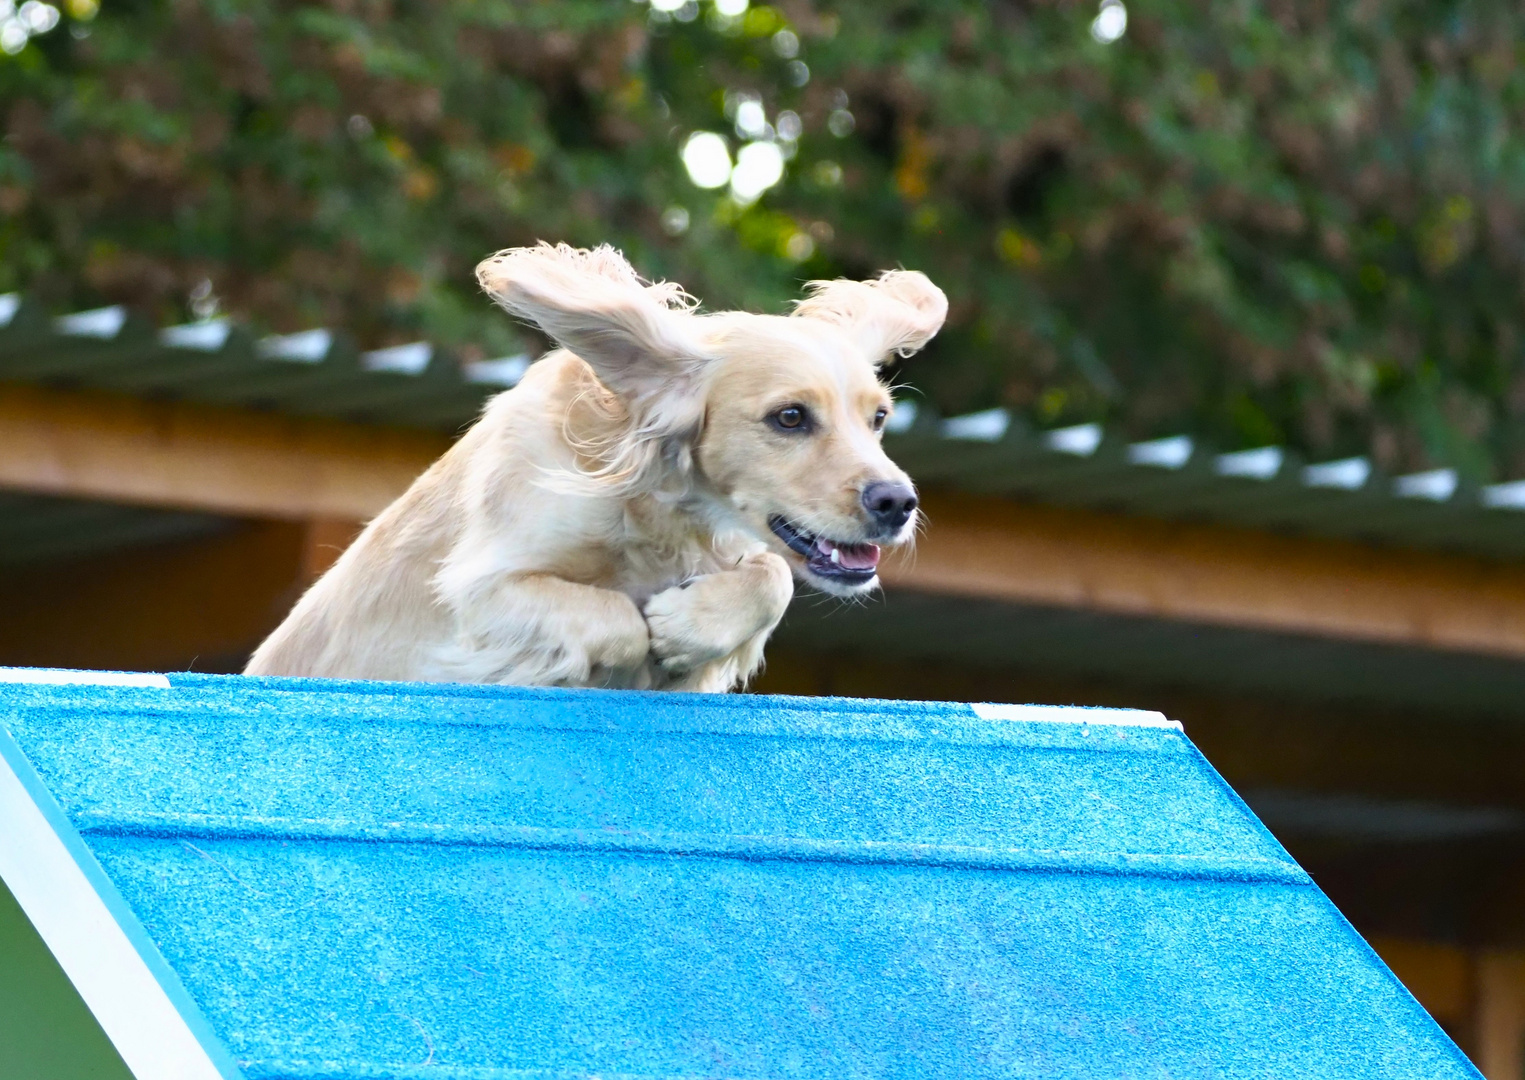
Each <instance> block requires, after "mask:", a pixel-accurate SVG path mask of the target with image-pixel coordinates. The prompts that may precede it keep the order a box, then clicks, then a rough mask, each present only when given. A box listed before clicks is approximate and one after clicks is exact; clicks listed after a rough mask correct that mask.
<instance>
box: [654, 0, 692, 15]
mask: <svg viewBox="0 0 1525 1080" xmlns="http://www.w3.org/2000/svg"><path fill="white" fill-rule="evenodd" d="M686 3H688V0H651V10H652V11H664V12H666V13H667V14H669V15H671V14H672V13H673V12H675V11H677V10H678V9H679V8H680V7H682V6H683V5H684V4H686Z"/></svg>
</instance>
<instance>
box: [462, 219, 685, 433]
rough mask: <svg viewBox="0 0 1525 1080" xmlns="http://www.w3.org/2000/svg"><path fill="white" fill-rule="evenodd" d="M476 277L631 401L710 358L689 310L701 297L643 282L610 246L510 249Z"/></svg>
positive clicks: (642, 398)
mask: <svg viewBox="0 0 1525 1080" xmlns="http://www.w3.org/2000/svg"><path fill="white" fill-rule="evenodd" d="M477 281H478V282H480V283H481V286H482V288H483V289H485V290H486V291H487V294H488V295H489V296H491V297H492V298H493V299H494V300H496V301H497V302H498V303H499V304H501V305H502V306H503V307H504V308H505V309H506V310H508V311H509V312H510V313H511V314H513V315H516V316H518V317H519V318H521V319H523V320H525V321H526V322H530V323H534V324H535V325H536V326H538V327H540V329H541V330H543V331H545V333H546V334H547V336H549V337H550V338H552V339H553V340H554V341H556V343H557V344H559V345H562V346H563V347H565V348H567V349H569V350H571V351H572V352H574V353H576V354H577V355H578V356H580V357H581V358H582V359H583V360H585V361H587V363H588V364H589V366H591V367H592V368H593V370H594V371H595V372H596V373H597V375H598V378H599V381H600V382H602V383H603V384H604V385H605V386H607V387H608V388H609V389H610V390H612V391H614V393H616V394H618V395H619V396H620V397H622V398H625V399H626V400H628V401H630V402H631V403H632V404H634V405H637V406H640V405H642V404H644V403H646V402H648V401H649V400H650V399H651V398H652V397H654V396H656V395H657V393H658V392H659V391H663V390H669V391H670V390H672V389H674V383H681V382H682V381H683V380H684V379H685V378H687V377H690V376H692V375H693V374H695V373H696V371H697V369H698V368H699V367H701V366H702V365H703V363H704V361H705V360H706V359H707V358H708V357H707V356H706V350H705V348H704V346H703V344H702V342H701V341H700V340H699V338H698V336H697V335H696V334H695V333H694V331H693V326H692V323H693V321H694V319H693V316H692V315H690V314H689V312H690V310H691V309H692V308H693V307H694V305H695V303H696V301H694V300H693V298H692V297H690V296H689V295H688V294H687V293H685V292H684V291H683V289H682V288H681V287H679V286H677V285H673V284H668V283H660V284H651V283H649V282H646V281H642V280H641V278H640V277H639V276H638V275H637V274H636V272H635V270H634V269H633V268H632V267H631V265H630V264H629V263H628V262H626V261H625V257H624V256H623V255H621V254H620V253H619V252H618V251H616V250H614V248H612V247H609V246H608V245H604V246H602V247H597V248H594V249H592V250H591V251H587V250H582V249H579V248H573V247H569V246H568V245H566V244H557V245H556V246H554V247H552V246H551V245H550V244H545V243H542V244H540V245H538V246H536V247H528V248H510V249H508V250H506V251H500V252H498V253H497V254H496V255H492V256H490V257H488V258H486V259H484V260H482V262H481V263H480V264H479V265H478V266H477Z"/></svg>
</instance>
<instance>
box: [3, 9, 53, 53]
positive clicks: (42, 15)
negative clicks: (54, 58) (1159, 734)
mask: <svg viewBox="0 0 1525 1080" xmlns="http://www.w3.org/2000/svg"><path fill="white" fill-rule="evenodd" d="M58 20H59V12H58V9H57V8H56V7H54V6H53V5H52V4H44V3H41V2H40V0H26V3H24V4H22V5H21V7H20V9H19V10H18V9H17V8H16V6H15V4H14V3H13V0H0V50H4V51H5V52H7V53H9V54H10V55H12V56H14V55H15V54H16V53H19V52H20V51H21V50H22V49H24V48H26V43H27V41H28V40H30V39H31V38H34V37H36V36H37V35H38V34H46V33H47V32H48V31H49V30H51V29H53V27H55V26H57V25H58Z"/></svg>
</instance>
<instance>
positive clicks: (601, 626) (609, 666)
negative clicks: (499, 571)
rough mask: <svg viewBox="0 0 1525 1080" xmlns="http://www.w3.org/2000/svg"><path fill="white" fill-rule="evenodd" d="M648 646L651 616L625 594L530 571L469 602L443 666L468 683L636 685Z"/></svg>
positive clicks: (448, 675)
mask: <svg viewBox="0 0 1525 1080" xmlns="http://www.w3.org/2000/svg"><path fill="white" fill-rule="evenodd" d="M650 651H651V639H650V636H649V634H648V633H647V630H646V620H645V619H644V618H642V616H641V612H640V609H638V608H637V607H636V606H635V602H634V601H633V600H631V599H630V597H628V596H626V595H625V594H624V593H620V592H614V591H613V590H610V589H599V588H594V587H593V586H591V585H579V584H577V583H575V582H571V581H566V580H564V579H562V578H558V577H553V576H551V575H549V574H525V575H520V576H516V577H513V578H510V579H509V580H508V581H506V582H503V583H502V584H500V585H499V586H498V587H497V588H496V589H495V590H493V592H492V594H491V595H490V597H489V598H488V599H487V600H486V602H481V603H477V604H474V605H472V609H471V614H470V616H469V617H467V618H463V619H462V621H461V623H460V633H459V634H458V636H457V640H456V643H455V644H454V645H452V646H450V647H449V648H448V649H446V650H444V653H443V654H442V655H441V656H440V664H441V668H442V672H441V673H442V675H443V677H445V678H453V679H459V680H460V681H463V682H501V683H513V684H518V685H540V686H546V685H559V686H590V685H593V686H606V685H634V684H637V683H638V682H639V681H640V679H641V675H642V673H643V672H644V671H645V668H646V663H647V659H648V655H649V653H650Z"/></svg>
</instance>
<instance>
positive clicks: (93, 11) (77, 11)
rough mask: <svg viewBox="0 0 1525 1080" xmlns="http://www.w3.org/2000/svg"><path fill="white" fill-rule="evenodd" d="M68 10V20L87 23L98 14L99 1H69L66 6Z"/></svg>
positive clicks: (99, 8)
mask: <svg viewBox="0 0 1525 1080" xmlns="http://www.w3.org/2000/svg"><path fill="white" fill-rule="evenodd" d="M66 6H67V7H68V9H69V18H71V19H76V20H78V21H79V22H89V21H90V20H91V19H93V18H95V17H96V15H98V14H99V13H100V10H101V4H100V0H69V2H68V4H67V5H66Z"/></svg>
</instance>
